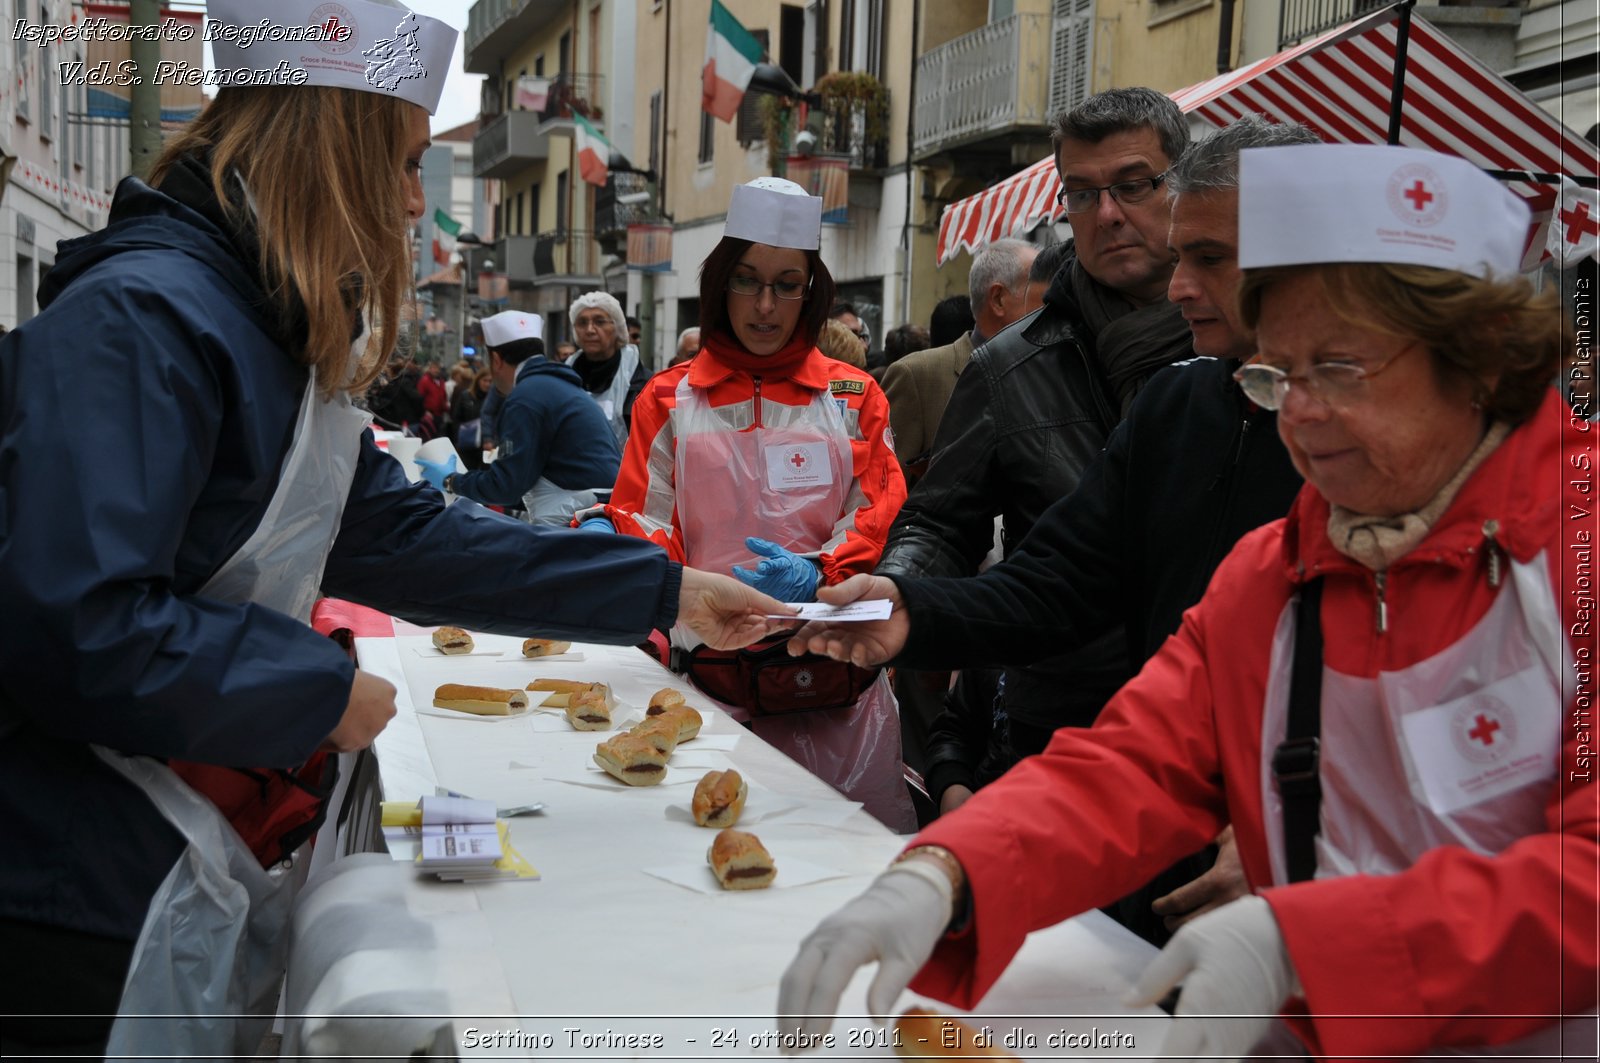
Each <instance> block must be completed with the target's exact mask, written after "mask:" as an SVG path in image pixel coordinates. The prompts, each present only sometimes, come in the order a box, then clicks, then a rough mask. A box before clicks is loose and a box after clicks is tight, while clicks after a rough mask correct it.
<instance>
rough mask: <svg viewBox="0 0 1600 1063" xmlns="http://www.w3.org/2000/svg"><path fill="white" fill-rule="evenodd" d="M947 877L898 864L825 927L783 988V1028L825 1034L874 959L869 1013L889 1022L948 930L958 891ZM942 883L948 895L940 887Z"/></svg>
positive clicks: (805, 945)
mask: <svg viewBox="0 0 1600 1063" xmlns="http://www.w3.org/2000/svg"><path fill="white" fill-rule="evenodd" d="M908 863H909V861H908ZM943 875H944V873H943V872H942V871H938V870H937V869H935V870H934V872H933V874H932V875H930V876H927V877H924V876H923V874H921V873H920V872H913V871H910V870H908V869H907V867H906V865H905V864H897V865H896V866H894V867H892V868H890V869H889V870H887V871H885V872H884V873H883V874H881V875H879V876H878V878H877V880H876V881H875V882H873V884H872V885H871V886H869V887H868V888H867V891H866V892H865V893H863V894H862V895H861V896H859V897H857V898H856V899H855V900H853V901H851V902H850V903H849V904H846V905H845V906H844V907H843V908H840V909H839V910H838V911H837V912H834V913H833V914H832V915H830V916H828V918H826V919H824V920H823V921H822V922H821V923H819V924H818V925H817V928H816V929H815V930H813V931H812V932H811V934H810V935H809V936H808V937H807V938H806V939H805V940H804V941H802V942H801V943H800V951H799V953H798V954H796V956H795V958H794V960H793V961H791V962H790V964H789V969H788V970H787V971H785V972H784V973H783V981H782V982H781V983H779V986H778V1028H779V1029H780V1030H783V1031H785V1032H786V1033H787V1032H788V1031H791V1030H795V1029H798V1030H799V1031H800V1032H801V1033H803V1034H810V1035H813V1036H820V1035H822V1034H824V1033H827V1032H828V1028H829V1027H830V1026H832V1025H833V1017H834V1015H835V1014H837V1012H838V1010H839V997H840V995H841V994H843V993H844V987H845V986H846V985H848V984H849V982H850V979H851V977H852V976H853V975H854V974H855V973H856V970H857V969H858V968H860V967H863V966H865V965H866V964H868V963H871V962H872V961H873V960H876V961H878V973H877V975H876V976H875V977H874V978H873V979H872V986H871V988H869V989H868V990H867V1010H868V1011H870V1012H871V1013H872V1014H873V1015H876V1016H887V1015H888V1014H889V1013H890V1010H889V1009H890V1008H891V1007H893V1006H894V1002H895V999H896V998H897V997H899V996H900V993H901V991H903V990H904V989H905V987H906V985H907V984H908V983H909V982H910V981H911V979H912V977H913V976H915V975H916V973H917V972H918V971H920V970H921V969H922V965H923V964H924V963H926V962H927V961H928V957H929V956H930V955H931V954H932V953H933V947H934V945H936V944H938V941H939V938H940V936H941V935H943V934H944V931H945V927H947V926H949V925H950V915H951V910H952V908H953V906H954V891H953V889H952V888H951V887H950V884H949V882H948V880H944V879H943ZM941 880H942V881H943V884H944V888H943V889H942V890H941V889H940V887H939V886H938V885H936V884H935V883H936V881H941ZM801 1040H804V1039H803V1038H802V1039H801Z"/></svg>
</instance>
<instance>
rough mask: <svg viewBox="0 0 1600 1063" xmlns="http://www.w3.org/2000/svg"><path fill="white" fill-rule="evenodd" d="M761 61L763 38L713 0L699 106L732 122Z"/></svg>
mask: <svg viewBox="0 0 1600 1063" xmlns="http://www.w3.org/2000/svg"><path fill="white" fill-rule="evenodd" d="M759 62H761V42H760V41H757V40H756V39H755V38H754V37H753V36H751V35H750V31H749V30H747V29H745V28H744V27H743V26H741V25H739V20H738V19H736V18H734V17H733V16H732V15H730V14H729V13H728V9H727V8H725V7H723V6H722V5H721V4H720V3H718V0H711V29H710V31H709V32H708V33H707V34H706V65H705V69H704V70H703V71H702V72H701V75H700V107H701V109H702V110H704V111H706V112H708V113H710V114H712V115H714V116H716V117H717V118H720V119H722V120H723V121H724V122H731V121H733V119H734V116H735V115H737V114H738V113H739V102H740V101H741V100H743V99H744V90H745V88H746V87H747V86H749V84H750V78H751V76H752V75H754V74H755V72H756V64H757V63H759Z"/></svg>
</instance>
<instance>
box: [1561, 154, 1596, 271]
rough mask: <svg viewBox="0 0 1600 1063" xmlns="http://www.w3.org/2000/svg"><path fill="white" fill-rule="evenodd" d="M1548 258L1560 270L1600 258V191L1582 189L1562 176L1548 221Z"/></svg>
mask: <svg viewBox="0 0 1600 1063" xmlns="http://www.w3.org/2000/svg"><path fill="white" fill-rule="evenodd" d="M1549 248H1550V257H1551V258H1553V259H1555V260H1556V261H1557V262H1559V263H1561V264H1562V265H1563V266H1571V265H1574V264H1575V263H1577V262H1580V261H1582V260H1583V259H1585V258H1600V190H1597V189H1593V188H1584V187H1582V186H1581V185H1579V184H1578V183H1577V182H1576V181H1574V180H1572V179H1571V178H1570V177H1567V176H1565V175H1563V176H1562V178H1561V195H1560V197H1558V198H1557V199H1556V206H1555V213H1554V214H1553V215H1552V216H1551V218H1550V236H1549Z"/></svg>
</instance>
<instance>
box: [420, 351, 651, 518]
mask: <svg viewBox="0 0 1600 1063" xmlns="http://www.w3.org/2000/svg"><path fill="white" fill-rule="evenodd" d="M495 430H496V432H497V433H498V435H496V437H495V438H496V439H498V440H499V442H500V450H499V453H498V454H497V455H496V456H495V460H494V463H493V464H491V465H487V466H485V467H484V468H482V469H480V470H478V471H476V472H469V473H465V474H463V475H461V476H458V477H456V479H455V480H454V481H453V482H452V483H451V485H450V486H451V488H452V489H453V490H454V491H455V493H456V494H458V495H461V496H462V497H464V498H474V499H477V500H478V501H479V502H491V503H494V504H495V505H501V506H505V505H510V504H511V503H513V502H520V501H521V500H522V496H523V495H525V494H527V493H528V492H529V491H530V490H532V489H533V485H534V484H535V483H537V482H538V480H539V478H540V477H544V478H545V479H547V480H549V481H550V482H551V483H553V484H555V485H556V486H557V487H561V488H565V489H566V490H568V491H582V490H586V489H588V488H591V487H610V486H611V485H612V484H614V483H616V482H617V467H618V466H619V465H621V464H622V451H621V450H620V449H618V447H617V437H616V436H615V435H613V434H612V432H611V425H610V424H608V423H607V422H606V415H605V414H604V413H602V412H601V411H600V407H599V405H598V404H597V403H596V402H595V401H594V400H593V399H591V398H590V397H589V393H588V392H587V391H585V390H583V381H582V380H581V379H579V377H578V374H577V371H576V370H574V369H572V368H571V367H569V366H565V365H562V364H561V363H560V362H552V361H549V360H548V359H546V358H545V357H544V356H543V355H534V356H533V357H532V358H529V359H527V360H526V361H524V362H523V363H522V364H520V365H518V366H517V380H516V384H515V385H514V386H513V387H512V389H511V394H509V395H507V396H506V401H505V403H504V404H503V405H502V406H501V407H500V414H499V419H498V423H497V424H496V427H495Z"/></svg>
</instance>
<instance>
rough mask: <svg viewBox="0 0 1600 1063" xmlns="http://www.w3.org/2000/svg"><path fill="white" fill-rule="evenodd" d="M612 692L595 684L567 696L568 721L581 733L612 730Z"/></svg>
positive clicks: (604, 686)
mask: <svg viewBox="0 0 1600 1063" xmlns="http://www.w3.org/2000/svg"><path fill="white" fill-rule="evenodd" d="M611 707H612V706H611V690H610V689H609V688H608V687H607V686H606V685H605V684H604V683H595V684H593V685H591V686H590V687H589V688H588V689H587V690H580V691H578V692H576V693H574V694H569V695H567V721H568V722H569V723H571V724H572V726H573V727H574V728H575V729H577V730H579V731H609V730H611Z"/></svg>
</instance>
